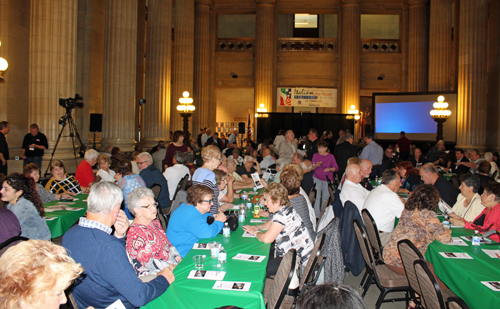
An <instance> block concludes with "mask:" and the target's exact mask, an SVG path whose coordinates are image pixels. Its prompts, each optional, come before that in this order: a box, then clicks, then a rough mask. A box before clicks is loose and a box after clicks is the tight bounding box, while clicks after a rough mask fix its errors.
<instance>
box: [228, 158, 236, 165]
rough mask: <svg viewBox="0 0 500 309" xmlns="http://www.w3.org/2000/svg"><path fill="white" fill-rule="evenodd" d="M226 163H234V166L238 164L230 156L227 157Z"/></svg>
mask: <svg viewBox="0 0 500 309" xmlns="http://www.w3.org/2000/svg"><path fill="white" fill-rule="evenodd" d="M226 164H227V165H229V164H234V166H237V165H238V164H237V163H236V161H235V160H234V159H233V158H232V157H229V158H227V163H226Z"/></svg>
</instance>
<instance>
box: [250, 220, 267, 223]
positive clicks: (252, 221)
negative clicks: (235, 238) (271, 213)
mask: <svg viewBox="0 0 500 309" xmlns="http://www.w3.org/2000/svg"><path fill="white" fill-rule="evenodd" d="M266 222H267V219H250V223H266Z"/></svg>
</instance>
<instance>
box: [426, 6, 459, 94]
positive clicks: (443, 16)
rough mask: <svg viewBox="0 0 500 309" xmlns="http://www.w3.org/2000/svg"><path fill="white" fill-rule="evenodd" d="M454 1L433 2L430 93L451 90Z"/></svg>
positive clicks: (430, 45) (430, 41)
mask: <svg viewBox="0 0 500 309" xmlns="http://www.w3.org/2000/svg"><path fill="white" fill-rule="evenodd" d="M452 19H453V18H452V0H433V1H431V13H430V31H429V91H450V90H451V78H452V72H451V63H452V57H451V54H452V53H451V44H452V41H451V28H452V22H453V20H452Z"/></svg>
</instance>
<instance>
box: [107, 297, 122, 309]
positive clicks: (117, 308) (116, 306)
mask: <svg viewBox="0 0 500 309" xmlns="http://www.w3.org/2000/svg"><path fill="white" fill-rule="evenodd" d="M106 309H126V308H125V306H124V305H123V303H122V301H121V300H119V299H118V300H117V301H115V302H114V303H112V304H111V305H109V306H108V307H106Z"/></svg>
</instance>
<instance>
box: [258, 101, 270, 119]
mask: <svg viewBox="0 0 500 309" xmlns="http://www.w3.org/2000/svg"><path fill="white" fill-rule="evenodd" d="M267 117H269V114H268V113H267V108H266V107H265V105H264V103H260V104H259V107H258V108H257V113H256V114H255V118H267Z"/></svg>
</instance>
